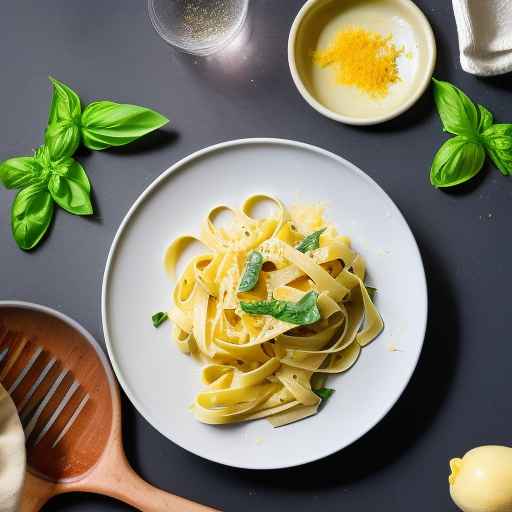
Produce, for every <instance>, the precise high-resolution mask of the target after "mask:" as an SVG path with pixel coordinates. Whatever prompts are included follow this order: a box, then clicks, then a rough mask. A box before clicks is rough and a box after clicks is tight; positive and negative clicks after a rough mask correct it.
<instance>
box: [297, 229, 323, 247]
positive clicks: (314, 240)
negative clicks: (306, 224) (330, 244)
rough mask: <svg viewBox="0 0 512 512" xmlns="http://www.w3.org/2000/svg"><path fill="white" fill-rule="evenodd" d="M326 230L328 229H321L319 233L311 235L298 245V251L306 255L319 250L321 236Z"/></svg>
mask: <svg viewBox="0 0 512 512" xmlns="http://www.w3.org/2000/svg"><path fill="white" fill-rule="evenodd" d="M326 229H327V228H323V229H319V230H318V231H315V232H313V233H311V234H310V235H308V236H307V237H306V238H304V240H302V242H301V243H300V244H299V245H297V247H296V249H297V250H298V251H300V252H304V253H306V252H308V251H314V250H315V249H318V248H319V247H320V235H321V234H322V233H323V232H324V231H325V230H326Z"/></svg>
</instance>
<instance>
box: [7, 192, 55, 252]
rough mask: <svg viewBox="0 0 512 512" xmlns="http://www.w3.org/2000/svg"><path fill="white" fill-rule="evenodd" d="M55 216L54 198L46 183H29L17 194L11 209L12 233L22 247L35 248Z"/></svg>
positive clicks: (25, 248) (26, 248)
mask: <svg viewBox="0 0 512 512" xmlns="http://www.w3.org/2000/svg"><path fill="white" fill-rule="evenodd" d="M52 217H53V200H52V198H51V196H50V194H49V193H48V190H46V185H44V184H41V183H37V184H33V185H29V186H28V187H26V188H24V189H23V190H21V191H20V192H18V194H17V195H16V197H15V199H14V202H13V204H12V209H11V227H12V234H13V236H14V239H15V240H16V243H17V244H18V246H19V247H20V249H24V250H29V249H32V248H34V247H35V246H36V245H37V244H38V242H39V241H40V240H41V238H43V236H44V234H45V233H46V230H47V229H48V226H49V225H50V222H51V220H52Z"/></svg>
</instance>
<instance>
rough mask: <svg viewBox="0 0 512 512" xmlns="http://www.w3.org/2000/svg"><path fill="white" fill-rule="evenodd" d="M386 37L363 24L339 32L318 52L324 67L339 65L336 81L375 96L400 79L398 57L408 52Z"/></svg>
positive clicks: (381, 94)
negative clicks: (328, 44) (326, 46)
mask: <svg viewBox="0 0 512 512" xmlns="http://www.w3.org/2000/svg"><path fill="white" fill-rule="evenodd" d="M391 37H392V36H391V35H388V36H386V37H384V36H382V35H381V34H379V33H377V32H370V31H369V30H366V29H364V28H361V27H348V28H346V29H344V30H342V31H341V32H338V34H337V35H336V37H335V39H334V41H333V42H332V44H331V45H330V46H329V47H328V48H326V49H325V50H318V51H316V52H315V53H314V60H315V62H316V63H317V64H319V65H320V66H322V67H326V66H329V65H332V64H334V65H335V66H336V81H337V83H339V84H342V85H351V86H355V87H357V88H358V89H360V90H362V91H364V92H366V93H367V94H368V95H369V96H371V97H374V98H383V97H384V96H386V95H387V93H388V90H389V86H390V85H391V84H393V83H395V82H398V81H399V80H400V76H399V74H398V67H397V64H396V59H397V58H398V57H399V56H400V55H402V54H403V53H404V48H397V47H396V46H395V45H394V44H393V43H391Z"/></svg>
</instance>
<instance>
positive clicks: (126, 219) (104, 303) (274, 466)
mask: <svg viewBox="0 0 512 512" xmlns="http://www.w3.org/2000/svg"><path fill="white" fill-rule="evenodd" d="M247 144H277V145H288V146H294V147H298V148H302V149H306V150H310V151H313V152H316V153H318V154H321V155H324V156H327V157H329V158H331V159H334V160H335V161H338V162H340V163H341V164H343V165H346V166H347V167H349V168H350V169H352V170H353V171H354V172H355V173H356V174H357V175H358V176H360V177H362V178H363V179H364V180H367V181H368V182H369V183H371V184H372V185H373V186H374V187H376V188H377V189H379V190H381V191H382V192H383V190H382V188H381V187H380V185H378V184H377V182H375V181H374V180H373V179H372V178H370V176H368V175H367V174H366V173H364V172H363V171H361V170H360V169H359V168H358V167H356V166H355V165H354V164H352V163H350V162H349V161H348V160H345V159H344V158H342V157H340V156H338V155H336V154H334V153H332V152H330V151H327V150H325V149H322V148H319V147H317V146H314V145H311V144H307V143H304V142H298V141H293V140H287V139H277V138H265V137H261V138H250V139H236V140H231V141H227V142H221V143H219V144H215V145H212V146H209V147H206V148H204V149H200V150H198V151H196V152H194V153H192V154H190V155H188V156H186V157H185V158H183V159H181V160H179V161H178V162H176V163H175V164H173V165H172V166H171V167H169V168H168V169H167V170H166V171H164V172H163V173H162V174H161V175H160V176H158V177H157V178H156V179H155V180H154V181H153V182H152V183H151V184H150V185H149V186H148V187H147V188H146V189H145V190H144V191H143V192H142V193H141V194H140V196H139V197H138V198H137V199H136V201H135V202H134V203H133V205H132V206H131V207H130V209H129V210H128V212H127V214H126V215H125V217H124V219H123V220H122V221H121V224H120V226H119V228H118V230H117V233H116V235H115V237H114V240H113V242H112V246H111V248H110V251H109V254H108V258H107V262H106V266H105V272H104V275H103V284H102V294H101V314H102V321H103V332H104V337H105V343H106V346H107V351H108V354H109V357H110V361H111V364H112V367H113V368H114V372H115V374H116V376H117V378H118V380H119V382H120V384H121V387H122V388H123V390H124V392H125V393H126V395H127V396H128V398H129V399H130V401H131V402H132V404H133V405H134V406H135V408H136V409H137V410H138V412H139V413H140V414H141V415H142V416H143V417H144V418H145V419H146V420H147V421H148V422H149V423H150V424H151V425H152V426H153V427H154V428H156V429H157V430H158V431H160V429H159V428H158V426H157V425H158V424H159V423H158V421H156V420H155V418H154V417H153V416H152V414H150V413H149V412H148V410H147V409H146V408H145V407H144V405H143V404H142V403H141V402H140V401H139V400H137V398H136V397H135V396H134V393H132V391H131V389H130V387H129V386H128V385H127V383H126V382H125V380H124V379H123V376H122V371H121V368H120V367H119V366H118V364H117V362H116V359H115V357H114V348H113V345H112V341H111V339H110V333H109V325H108V312H107V289H108V284H109V280H110V274H111V271H112V268H113V267H112V262H113V259H114V256H115V253H116V249H117V246H118V243H119V242H120V240H121V237H122V234H123V231H124V229H125V227H126V226H127V225H128V223H129V221H130V219H131V217H132V215H134V213H135V212H136V211H137V209H138V208H139V206H140V205H141V204H142V203H143V202H144V201H145V199H146V198H148V197H149V196H150V195H151V193H152V192H153V191H154V190H155V189H156V188H157V187H158V185H159V184H160V182H162V181H164V180H166V179H167V178H168V177H169V176H170V175H171V174H172V173H174V172H175V171H177V170H178V169H180V168H181V167H182V166H184V165H186V164H187V163H189V162H190V161H192V160H195V159H199V158H201V157H203V156H204V155H206V154H208V153H212V152H215V151H218V150H220V149H225V148H229V147H232V146H242V145H247ZM384 193H385V192H384ZM386 196H387V194H386ZM387 197H388V198H389V196H387ZM389 200H390V201H392V200H391V199H390V198H389ZM393 204H394V203H393ZM397 214H398V215H399V217H400V218H401V220H402V221H403V222H404V224H405V226H406V227H407V228H408V230H409V233H410V237H411V241H412V243H413V244H414V249H415V252H416V255H417V259H418V262H419V264H420V265H421V270H422V272H421V275H422V281H423V290H424V297H423V302H424V304H425V311H424V317H423V322H422V325H421V328H420V332H421V341H420V343H419V347H418V351H417V354H416V357H415V358H414V363H413V364H411V366H410V371H409V374H408V375H407V376H406V378H404V380H403V383H402V385H401V387H400V389H399V392H397V393H396V395H395V396H394V397H393V399H392V400H390V405H389V407H388V408H387V409H385V411H384V412H383V414H381V415H378V416H377V417H376V418H375V421H373V422H372V423H370V424H368V425H367V428H366V429H364V430H362V431H361V432H359V434H358V435H357V436H354V437H353V438H352V439H351V440H350V441H349V442H341V443H339V444H338V445H336V446H335V447H334V448H333V449H332V450H330V451H329V452H328V453H324V452H321V453H318V454H315V455H314V456H310V457H304V458H303V459H302V460H301V461H300V462H297V463H294V464H281V463H280V462H279V461H276V462H275V463H273V464H272V465H267V466H265V467H262V466H251V465H249V464H247V465H246V464H233V463H231V462H227V461H226V460H224V459H223V458H222V457H219V456H213V455H211V454H210V455H208V456H205V455H204V454H203V453H201V451H200V450H197V449H195V448H193V447H191V446H187V447H185V446H182V445H181V444H179V443H177V444H178V445H179V446H181V447H182V448H183V449H185V450H187V451H189V452H191V453H194V454H195V455H197V456H199V457H202V458H206V459H208V460H211V461H213V462H217V463H219V464H224V465H227V466H231V467H239V468H242V469H258V470H259V469H282V468H288V467H294V466H300V465H302V464H307V463H309V462H313V461H316V460H319V459H322V458H324V457H326V456H328V455H331V454H333V453H336V452H338V451H339V450H341V449H343V448H345V447H347V446H349V445H350V444H352V443H354V442H355V441H357V440H358V439H360V438H361V437H362V436H363V435H365V434H366V433H367V432H368V431H370V430H371V429H372V428H373V427H374V426H375V425H377V424H378V423H379V422H380V421H381V420H382V419H383V418H384V417H385V416H386V414H387V413H388V412H389V411H390V410H391V408H392V407H393V405H394V404H395V403H396V402H397V400H398V399H399V398H400V396H401V395H402V393H403V391H404V390H405V388H406V387H407V384H408V383H409V381H410V379H411V377H412V375H413V373H414V370H415V368H416V366H417V363H418V360H419V357H420V354H421V349H422V347H423V342H424V338H425V332H426V327H427V311H428V296H427V291H426V290H427V284H426V277H425V271H424V267H423V262H422V258H421V254H420V251H419V248H418V245H417V243H416V240H415V238H414V236H413V235H412V231H411V230H410V228H409V225H408V224H407V221H406V220H405V218H404V216H403V215H402V213H401V212H400V210H399V209H398V207H397ZM165 436H166V437H168V438H169V439H170V440H171V441H173V442H175V441H174V439H173V438H172V436H170V435H169V434H167V433H166V434H165Z"/></svg>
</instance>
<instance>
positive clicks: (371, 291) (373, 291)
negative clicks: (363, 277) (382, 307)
mask: <svg viewBox="0 0 512 512" xmlns="http://www.w3.org/2000/svg"><path fill="white" fill-rule="evenodd" d="M365 288H366V291H367V292H368V295H369V296H370V299H372V301H373V299H375V294H376V293H377V288H374V287H373V286H367V285H365Z"/></svg>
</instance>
